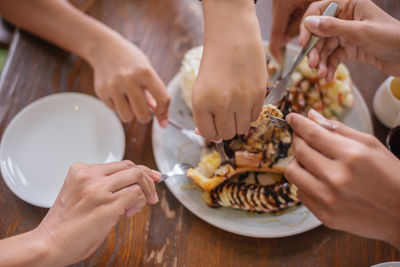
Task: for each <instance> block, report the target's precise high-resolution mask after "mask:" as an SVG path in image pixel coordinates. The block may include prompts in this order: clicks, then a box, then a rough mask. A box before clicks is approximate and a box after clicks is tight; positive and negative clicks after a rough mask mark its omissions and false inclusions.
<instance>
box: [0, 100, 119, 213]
mask: <svg viewBox="0 0 400 267" xmlns="http://www.w3.org/2000/svg"><path fill="white" fill-rule="evenodd" d="M124 150H125V134H124V130H123V127H122V124H121V122H120V120H119V119H118V117H117V116H116V115H115V114H114V113H113V112H112V111H111V110H109V109H108V108H107V107H106V106H105V105H104V104H103V103H102V102H101V101H99V100H98V99H96V98H95V97H92V96H90V95H85V94H80V93H59V94H54V95H50V96H46V97H43V98H41V99H39V100H37V101H35V102H33V103H31V104H29V105H28V106H26V107H25V108H24V109H23V110H22V111H20V112H19V113H18V114H17V115H16V116H15V117H14V118H13V120H12V121H11V123H10V124H9V125H8V127H7V129H6V130H5V132H4V135H3V139H2V141H1V146H0V164H1V173H2V176H3V179H4V181H5V183H6V184H7V186H8V187H9V188H10V189H11V191H12V192H14V194H15V195H17V196H18V197H19V198H21V199H22V200H25V201H26V202H28V203H30V204H33V205H35V206H39V207H44V208H49V207H51V206H52V205H53V203H54V201H55V199H56V197H57V195H58V192H59V191H60V189H61V187H62V185H63V183H64V179H65V177H66V175H67V172H68V169H69V167H70V166H71V164H73V163H74V162H85V163H106V162H112V161H118V160H121V159H122V157H123V155H124Z"/></svg>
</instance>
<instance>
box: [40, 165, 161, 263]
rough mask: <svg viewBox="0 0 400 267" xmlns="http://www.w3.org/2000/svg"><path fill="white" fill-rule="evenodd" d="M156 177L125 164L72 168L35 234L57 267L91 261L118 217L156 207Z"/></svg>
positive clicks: (147, 169)
mask: <svg viewBox="0 0 400 267" xmlns="http://www.w3.org/2000/svg"><path fill="white" fill-rule="evenodd" d="M159 177H160V176H159V173H158V172H156V171H152V170H150V169H149V168H147V167H144V166H136V165H135V164H133V163H132V162H130V161H122V162H113V163H107V164H101V165H89V164H84V163H78V164H74V165H73V166H72V167H71V168H70V170H69V172H68V175H67V178H66V180H65V183H64V186H63V187H62V189H61V191H60V193H59V195H58V197H57V200H56V201H55V203H54V205H53V207H52V208H51V209H50V211H49V212H48V214H47V215H46V217H45V218H44V219H43V221H42V222H41V224H40V225H39V226H38V228H37V229H35V230H34V231H35V233H36V236H37V238H40V239H41V240H42V243H43V244H46V246H47V248H48V249H49V250H50V251H52V254H51V258H55V259H56V260H57V261H56V262H57V263H58V264H59V265H67V264H72V263H75V262H78V261H80V260H83V259H85V258H86V257H88V256H89V255H91V254H92V253H93V252H94V251H95V250H96V249H97V248H98V247H99V246H100V245H101V243H102V242H103V241H104V239H105V238H106V237H107V234H108V232H109V231H110V230H111V228H112V227H114V226H115V225H116V224H117V223H118V221H119V220H120V218H121V217H122V216H124V215H126V216H128V217H130V216H133V215H134V214H136V213H138V212H140V211H141V209H142V208H143V207H144V206H145V205H146V203H148V204H155V203H157V202H158V197H157V193H156V190H155V186H154V182H153V181H157V180H158V179H159Z"/></svg>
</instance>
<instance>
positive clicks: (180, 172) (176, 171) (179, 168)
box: [158, 163, 193, 183]
mask: <svg viewBox="0 0 400 267" xmlns="http://www.w3.org/2000/svg"><path fill="white" fill-rule="evenodd" d="M192 167H193V166H192V165H190V164H187V163H177V164H175V166H174V167H173V168H172V170H170V171H169V172H167V173H163V174H161V178H160V180H158V183H162V182H164V181H165V180H166V179H168V178H171V177H175V176H184V175H186V171H187V170H188V169H190V168H192Z"/></svg>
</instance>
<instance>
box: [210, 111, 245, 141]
mask: <svg viewBox="0 0 400 267" xmlns="http://www.w3.org/2000/svg"><path fill="white" fill-rule="evenodd" d="M215 125H216V128H217V134H218V137H220V138H222V139H224V140H229V139H232V138H233V137H235V135H236V118H235V113H233V112H219V113H217V114H216V115H215ZM249 125H250V124H249ZM240 127H241V129H244V128H245V127H246V126H243V125H241V126H240Z"/></svg>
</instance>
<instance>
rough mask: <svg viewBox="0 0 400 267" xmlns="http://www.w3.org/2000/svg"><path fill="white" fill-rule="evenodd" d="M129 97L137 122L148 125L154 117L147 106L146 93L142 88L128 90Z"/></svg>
mask: <svg viewBox="0 0 400 267" xmlns="http://www.w3.org/2000/svg"><path fill="white" fill-rule="evenodd" d="M127 96H128V99H129V104H130V106H131V109H132V110H133V112H134V113H135V116H136V118H137V120H138V121H139V122H140V123H148V122H149V121H150V120H151V117H152V115H151V112H150V108H149V106H148V104H147V100H146V95H145V91H144V90H143V89H142V88H132V89H131V90H127Z"/></svg>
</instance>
